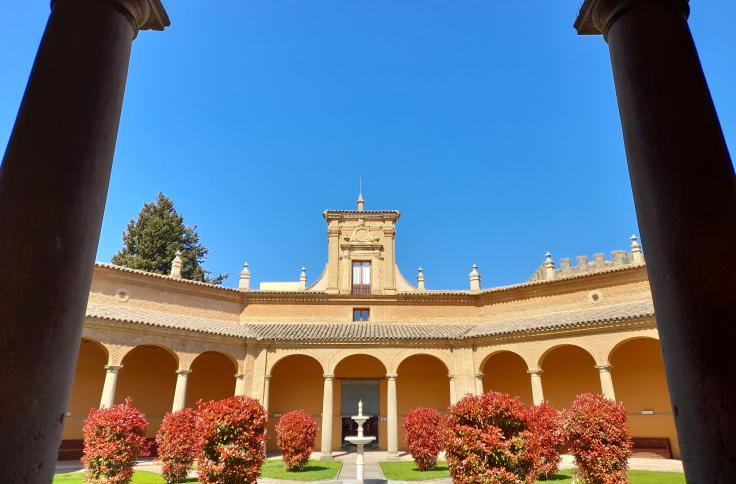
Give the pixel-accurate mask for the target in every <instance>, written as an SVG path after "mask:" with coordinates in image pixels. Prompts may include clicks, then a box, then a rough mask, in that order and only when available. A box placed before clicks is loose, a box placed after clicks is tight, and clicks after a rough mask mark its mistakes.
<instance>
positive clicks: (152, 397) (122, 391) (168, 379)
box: [115, 346, 177, 437]
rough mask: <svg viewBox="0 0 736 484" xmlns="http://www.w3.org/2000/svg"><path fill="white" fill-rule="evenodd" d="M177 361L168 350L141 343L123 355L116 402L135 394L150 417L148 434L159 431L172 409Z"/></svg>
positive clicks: (138, 404)
mask: <svg viewBox="0 0 736 484" xmlns="http://www.w3.org/2000/svg"><path fill="white" fill-rule="evenodd" d="M176 368H177V363H176V360H175V359H174V357H173V356H172V355H171V354H170V353H169V352H168V351H166V350H164V349H162V348H159V347H156V346H138V347H136V348H134V349H132V350H131V351H130V353H128V354H127V355H125V358H123V368H122V369H121V370H120V373H119V375H118V385H117V388H116V391H115V403H122V402H123V401H125V397H127V396H131V397H132V398H133V405H134V406H135V407H137V408H139V409H140V410H141V411H142V412H143V413H144V414H145V415H146V419H147V420H148V431H147V435H148V436H149V437H153V436H155V435H156V431H157V430H158V427H159V426H160V425H161V419H162V418H163V416H164V414H166V412H170V411H171V405H172V403H173V401H174V388H175V387H176Z"/></svg>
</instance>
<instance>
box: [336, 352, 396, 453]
mask: <svg viewBox="0 0 736 484" xmlns="http://www.w3.org/2000/svg"><path fill="white" fill-rule="evenodd" d="M352 378H367V379H371V380H380V384H379V390H378V391H379V398H380V400H379V403H380V409H379V412H380V413H381V415H380V418H379V423H378V448H379V449H381V450H386V442H387V441H386V368H385V367H384V366H383V364H381V362H380V361H378V360H377V359H376V358H374V357H372V356H368V355H353V356H349V357H347V358H345V359H344V360H342V361H341V362H340V363H339V364H338V365H337V366H336V367H335V388H334V394H333V397H334V398H333V401H332V408H333V410H334V413H335V418H334V419H333V422H332V449H333V450H336V449H339V448H340V447H341V446H342V444H343V442H342V440H341V437H342V435H341V432H342V421H341V418H340V415H339V414H340V406H341V405H340V403H341V400H340V393H341V386H340V380H341V379H352ZM355 410H356V412H357V410H358V409H355Z"/></svg>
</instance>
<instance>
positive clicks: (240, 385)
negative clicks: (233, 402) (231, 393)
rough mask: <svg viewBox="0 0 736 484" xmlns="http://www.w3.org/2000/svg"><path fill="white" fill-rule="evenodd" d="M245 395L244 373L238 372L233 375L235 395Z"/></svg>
mask: <svg viewBox="0 0 736 484" xmlns="http://www.w3.org/2000/svg"><path fill="white" fill-rule="evenodd" d="M243 395H245V374H243V373H238V374H237V375H235V396H236V397H242V396H243Z"/></svg>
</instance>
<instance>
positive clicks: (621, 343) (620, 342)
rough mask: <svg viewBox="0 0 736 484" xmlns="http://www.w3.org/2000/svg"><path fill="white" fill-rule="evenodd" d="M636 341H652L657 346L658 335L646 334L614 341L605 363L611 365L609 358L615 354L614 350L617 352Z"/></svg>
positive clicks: (627, 336) (626, 336) (628, 336)
mask: <svg viewBox="0 0 736 484" xmlns="http://www.w3.org/2000/svg"><path fill="white" fill-rule="evenodd" d="M638 340H652V341H656V342H657V345H659V335H658V334H656V333H654V334H648V335H643V334H641V335H634V336H631V335H625V336H623V337H622V338H620V339H618V340H616V341H615V342H612V343H613V344H612V346H611V348H610V349H609V350H608V354H607V356H606V363H609V364H610V363H611V357H612V356H613V354H614V353H615V352H616V350H618V349H619V348H620V347H622V346H624V345H626V344H627V343H630V342H632V341H638Z"/></svg>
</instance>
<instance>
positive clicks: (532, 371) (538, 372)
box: [527, 369, 544, 376]
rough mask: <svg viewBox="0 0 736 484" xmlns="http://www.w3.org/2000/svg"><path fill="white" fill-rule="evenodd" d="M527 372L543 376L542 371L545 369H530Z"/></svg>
mask: <svg viewBox="0 0 736 484" xmlns="http://www.w3.org/2000/svg"><path fill="white" fill-rule="evenodd" d="M527 373H529V374H530V375H532V376H542V373H544V370H539V369H537V370H528V371H527Z"/></svg>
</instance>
